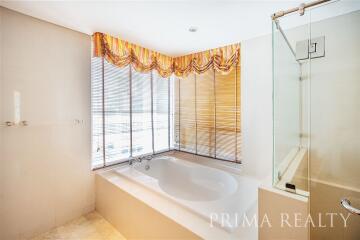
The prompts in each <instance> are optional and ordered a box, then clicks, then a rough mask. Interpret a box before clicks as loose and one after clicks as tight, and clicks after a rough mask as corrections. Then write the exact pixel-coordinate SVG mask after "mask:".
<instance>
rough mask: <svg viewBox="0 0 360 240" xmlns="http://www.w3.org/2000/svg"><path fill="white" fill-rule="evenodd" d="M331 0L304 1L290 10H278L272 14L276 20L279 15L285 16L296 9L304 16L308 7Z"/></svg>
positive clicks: (272, 17)
mask: <svg viewBox="0 0 360 240" xmlns="http://www.w3.org/2000/svg"><path fill="white" fill-rule="evenodd" d="M330 1H331V0H317V1H313V2H309V3H302V4H300V5H299V6H298V7H295V8H290V9H288V10H285V11H279V12H276V13H274V14H272V15H271V19H272V20H275V19H277V18H279V17H282V16H285V15H286V14H289V13H293V12H296V11H299V13H300V16H302V15H304V13H305V9H306V8H309V7H313V6H316V5H319V4H322V3H325V2H330Z"/></svg>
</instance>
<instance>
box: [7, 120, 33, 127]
mask: <svg viewBox="0 0 360 240" xmlns="http://www.w3.org/2000/svg"><path fill="white" fill-rule="evenodd" d="M2 126H4V127H14V126H22V127H26V126H29V122H28V121H20V122H19V123H16V122H12V121H6V122H5V124H3V125H2Z"/></svg>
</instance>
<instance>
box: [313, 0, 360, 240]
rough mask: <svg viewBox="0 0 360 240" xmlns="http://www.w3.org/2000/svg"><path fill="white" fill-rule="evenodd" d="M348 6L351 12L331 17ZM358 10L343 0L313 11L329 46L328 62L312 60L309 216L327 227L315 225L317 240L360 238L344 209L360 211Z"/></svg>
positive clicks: (355, 220)
mask: <svg viewBox="0 0 360 240" xmlns="http://www.w3.org/2000/svg"><path fill="white" fill-rule="evenodd" d="M351 4H352V5H351ZM346 6H351V8H348V9H349V10H350V11H348V12H345V13H342V14H340V15H339V14H337V15H335V16H334V15H333V14H332V13H334V12H335V13H336V12H337V11H339V9H345V7H346ZM356 9H358V10H356ZM359 9H360V3H359V2H358V3H357V5H356V2H355V1H354V2H353V3H351V2H350V3H349V2H348V3H347V2H345V1H339V2H333V3H331V4H326V5H322V6H319V7H317V8H313V9H311V10H310V11H309V14H310V15H311V36H312V38H318V37H321V36H324V37H325V46H326V49H325V53H326V54H325V57H323V58H313V59H312V60H311V148H310V156H311V158H310V169H311V171H310V179H311V182H310V183H311V185H310V193H311V196H310V213H311V216H312V217H313V219H319V216H322V217H323V218H322V224H323V225H326V226H327V227H326V228H321V227H318V226H319V222H318V221H319V220H316V221H315V224H316V226H317V227H312V228H311V230H310V237H311V239H314V240H317V239H326V240H359V239H360V215H355V214H351V213H349V212H348V211H347V210H346V208H344V207H343V206H342V205H341V204H340V201H341V199H344V198H346V199H347V200H348V201H349V202H350V203H351V205H352V207H354V208H357V209H360V10H359ZM323 16H327V18H325V19H321V18H322V17H323ZM329 213H334V215H333V216H334V217H333V222H331V218H329V217H327V216H329ZM341 214H342V216H343V217H344V218H347V221H346V224H345V221H344V220H343V218H342V217H341ZM331 224H332V226H331Z"/></svg>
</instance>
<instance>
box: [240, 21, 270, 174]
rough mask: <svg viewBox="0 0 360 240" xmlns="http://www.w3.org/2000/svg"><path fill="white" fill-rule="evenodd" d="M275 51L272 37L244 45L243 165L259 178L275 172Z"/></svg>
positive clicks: (242, 59) (242, 66) (242, 88)
mask: <svg viewBox="0 0 360 240" xmlns="http://www.w3.org/2000/svg"><path fill="white" fill-rule="evenodd" d="M269 22H270V21H269ZM270 27H271V25H270V24H269V28H270ZM271 51H272V46H271V35H266V36H263V37H258V38H254V39H251V40H247V41H244V42H242V43H241V84H242V85H241V116H242V117H241V122H242V126H241V129H242V134H243V135H242V136H243V140H242V151H243V166H244V172H245V173H247V174H250V175H253V176H255V177H257V178H259V179H264V178H268V177H271V173H272V59H271V54H272V52H271Z"/></svg>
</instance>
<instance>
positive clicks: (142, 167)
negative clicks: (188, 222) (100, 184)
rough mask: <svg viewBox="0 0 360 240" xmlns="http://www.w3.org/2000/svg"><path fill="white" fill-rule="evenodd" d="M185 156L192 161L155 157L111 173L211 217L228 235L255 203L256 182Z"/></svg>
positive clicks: (257, 183)
mask: <svg viewBox="0 0 360 240" xmlns="http://www.w3.org/2000/svg"><path fill="white" fill-rule="evenodd" d="M187 156H190V157H192V158H194V155H190V154H175V155H173V156H159V157H156V158H154V159H152V160H151V161H149V162H148V161H143V162H142V163H141V164H139V163H137V164H135V165H133V166H129V165H125V166H121V167H118V168H115V169H113V170H112V171H115V172H116V173H117V174H120V175H121V176H124V177H126V178H128V179H130V180H132V181H134V182H136V183H138V184H140V185H142V186H145V187H147V188H149V189H151V190H153V191H155V192H156V193H158V194H160V195H162V196H164V197H166V198H169V199H171V200H173V201H175V202H176V203H178V204H179V205H181V206H182V207H185V208H186V209H188V210H189V211H192V212H193V213H196V214H197V215H198V216H201V217H202V218H204V219H205V220H208V221H210V218H211V217H212V223H213V225H215V226H217V227H221V228H223V229H225V230H226V231H229V232H232V231H233V230H234V229H235V228H236V227H237V226H238V224H241V219H242V217H243V215H244V214H246V213H247V211H248V210H249V209H250V208H251V207H254V204H256V203H257V186H258V185H259V182H258V181H256V180H254V179H252V178H249V177H245V176H242V175H241V174H240V172H239V171H238V170H237V171H235V172H239V173H238V174H236V173H234V172H230V171H226V170H222V169H221V168H222V167H221V164H218V166H219V167H216V166H215V167H210V166H208V165H204V164H198V163H195V162H194V159H192V161H188V160H189V159H187ZM196 158H199V160H200V158H201V161H200V162H202V163H204V162H205V163H206V162H207V161H209V162H211V161H212V162H216V161H215V160H209V159H208V160H206V159H207V158H203V157H196ZM146 165H148V166H149V167H150V168H149V169H147V167H146ZM225 169H226V168H225ZM225 215H228V216H225ZM224 216H225V218H224ZM251 217H253V216H248V218H251Z"/></svg>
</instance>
